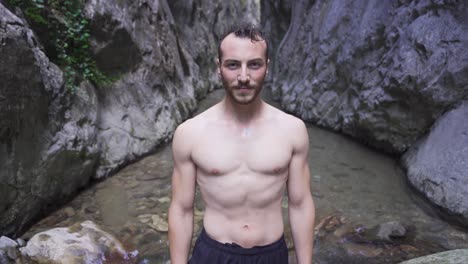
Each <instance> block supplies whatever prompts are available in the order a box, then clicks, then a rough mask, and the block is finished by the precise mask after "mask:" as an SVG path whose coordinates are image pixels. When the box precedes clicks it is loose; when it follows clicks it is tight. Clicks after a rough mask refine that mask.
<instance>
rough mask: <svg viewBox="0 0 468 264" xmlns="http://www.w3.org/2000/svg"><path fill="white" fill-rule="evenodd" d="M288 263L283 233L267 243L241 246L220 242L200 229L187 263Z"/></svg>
mask: <svg viewBox="0 0 468 264" xmlns="http://www.w3.org/2000/svg"><path fill="white" fill-rule="evenodd" d="M228 263H229V264H288V248H287V246H286V241H285V240H284V235H283V236H281V238H280V239H279V240H278V241H276V242H273V243H271V244H269V245H265V246H255V247H252V248H243V247H241V246H239V245H237V244H235V243H224V244H223V243H221V242H218V241H216V240H214V239H212V238H211V237H209V236H208V234H207V233H206V231H205V229H202V231H201V233H200V236H199V237H198V239H197V241H196V242H195V246H194V248H193V253H192V257H191V258H190V260H189V264H228Z"/></svg>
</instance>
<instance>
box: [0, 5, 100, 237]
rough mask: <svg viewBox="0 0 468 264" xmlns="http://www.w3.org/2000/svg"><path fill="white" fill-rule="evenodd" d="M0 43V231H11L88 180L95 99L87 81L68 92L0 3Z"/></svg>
mask: <svg viewBox="0 0 468 264" xmlns="http://www.w3.org/2000/svg"><path fill="white" fill-rule="evenodd" d="M0 42H1V45H0V57H1V58H2V63H1V64H0V76H1V77H0V78H1V80H2V81H1V82H0V108H1V109H0V195H1V198H0V233H2V234H14V233H15V232H16V231H17V230H18V229H21V228H22V227H23V226H24V225H25V224H26V223H27V222H28V221H30V220H31V219H32V218H34V217H35V216H36V215H37V214H38V213H39V211H40V210H41V208H42V207H43V206H44V205H47V204H52V203H54V202H55V201H57V200H63V199H64V198H66V197H69V196H70V194H72V193H74V192H75V191H76V190H77V189H78V188H80V187H83V186H84V185H85V184H87V182H88V181H89V179H90V177H91V175H92V174H93V170H94V167H95V164H96V162H97V160H98V157H99V150H98V145H97V140H96V139H97V130H96V128H95V126H96V118H97V99H96V95H95V91H94V88H93V87H92V86H91V85H89V84H86V83H83V84H82V86H81V89H80V91H79V92H78V93H76V94H74V95H71V94H69V93H68V92H67V91H66V90H65V89H64V88H63V79H62V72H61V71H60V69H59V68H58V67H56V66H55V65H53V64H52V63H50V62H49V60H48V59H47V57H46V55H45V54H44V53H43V52H42V51H41V48H40V46H39V44H38V40H37V38H36V37H35V36H34V34H33V32H32V31H31V30H29V29H28V28H27V27H26V26H25V24H24V23H23V22H22V21H21V20H20V19H19V18H18V17H16V16H15V15H13V14H12V13H11V12H10V11H9V10H8V9H6V8H4V7H3V6H2V5H1V4H0Z"/></svg>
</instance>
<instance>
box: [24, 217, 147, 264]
mask: <svg viewBox="0 0 468 264" xmlns="http://www.w3.org/2000/svg"><path fill="white" fill-rule="evenodd" d="M19 250H20V251H21V254H22V255H24V256H26V257H27V258H30V259H31V260H33V261H35V262H36V263H54V264H70V263H76V264H78V263H96V264H97V263H134V262H135V261H131V260H132V259H135V258H136V255H137V254H138V252H137V251H133V252H127V250H126V249H125V248H124V246H123V245H122V244H121V243H120V241H118V240H117V239H116V238H115V237H114V236H112V235H111V234H109V233H107V232H105V231H103V230H102V229H101V228H100V227H99V226H97V225H96V224H94V223H93V222H91V221H85V222H82V223H77V224H75V225H72V226H69V227H57V228H53V229H50V230H46V231H43V232H40V233H37V234H35V235H34V236H33V237H32V238H31V239H30V240H29V241H28V243H27V245H26V246H25V247H23V248H20V249H19Z"/></svg>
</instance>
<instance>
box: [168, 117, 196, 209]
mask: <svg viewBox="0 0 468 264" xmlns="http://www.w3.org/2000/svg"><path fill="white" fill-rule="evenodd" d="M192 134H193V131H191V127H190V124H189V121H186V122H185V123H183V124H181V125H179V127H177V129H176V131H175V133H174V138H173V140H172V158H173V161H174V171H173V173H172V202H173V203H174V204H176V205H178V206H181V207H182V208H184V209H186V210H191V209H192V207H193V201H194V196H195V179H196V167H195V164H194V163H193V161H192V157H191V148H192V142H193V135H192Z"/></svg>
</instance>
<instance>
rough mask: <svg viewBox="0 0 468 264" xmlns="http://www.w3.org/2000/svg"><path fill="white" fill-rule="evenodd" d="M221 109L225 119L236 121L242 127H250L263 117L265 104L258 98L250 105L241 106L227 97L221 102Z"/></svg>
mask: <svg viewBox="0 0 468 264" xmlns="http://www.w3.org/2000/svg"><path fill="white" fill-rule="evenodd" d="M221 108H222V112H223V116H224V117H225V118H227V119H229V120H232V121H234V122H235V123H236V124H238V125H239V126H241V127H248V126H249V125H250V124H251V123H252V122H253V121H255V120H256V119H258V118H259V117H260V116H261V114H262V112H263V110H264V103H263V101H262V99H261V98H260V97H258V98H255V100H254V101H253V102H251V103H250V104H239V103H236V102H234V101H232V100H230V99H229V98H228V97H227V96H226V97H224V99H223V100H222V101H221Z"/></svg>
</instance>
